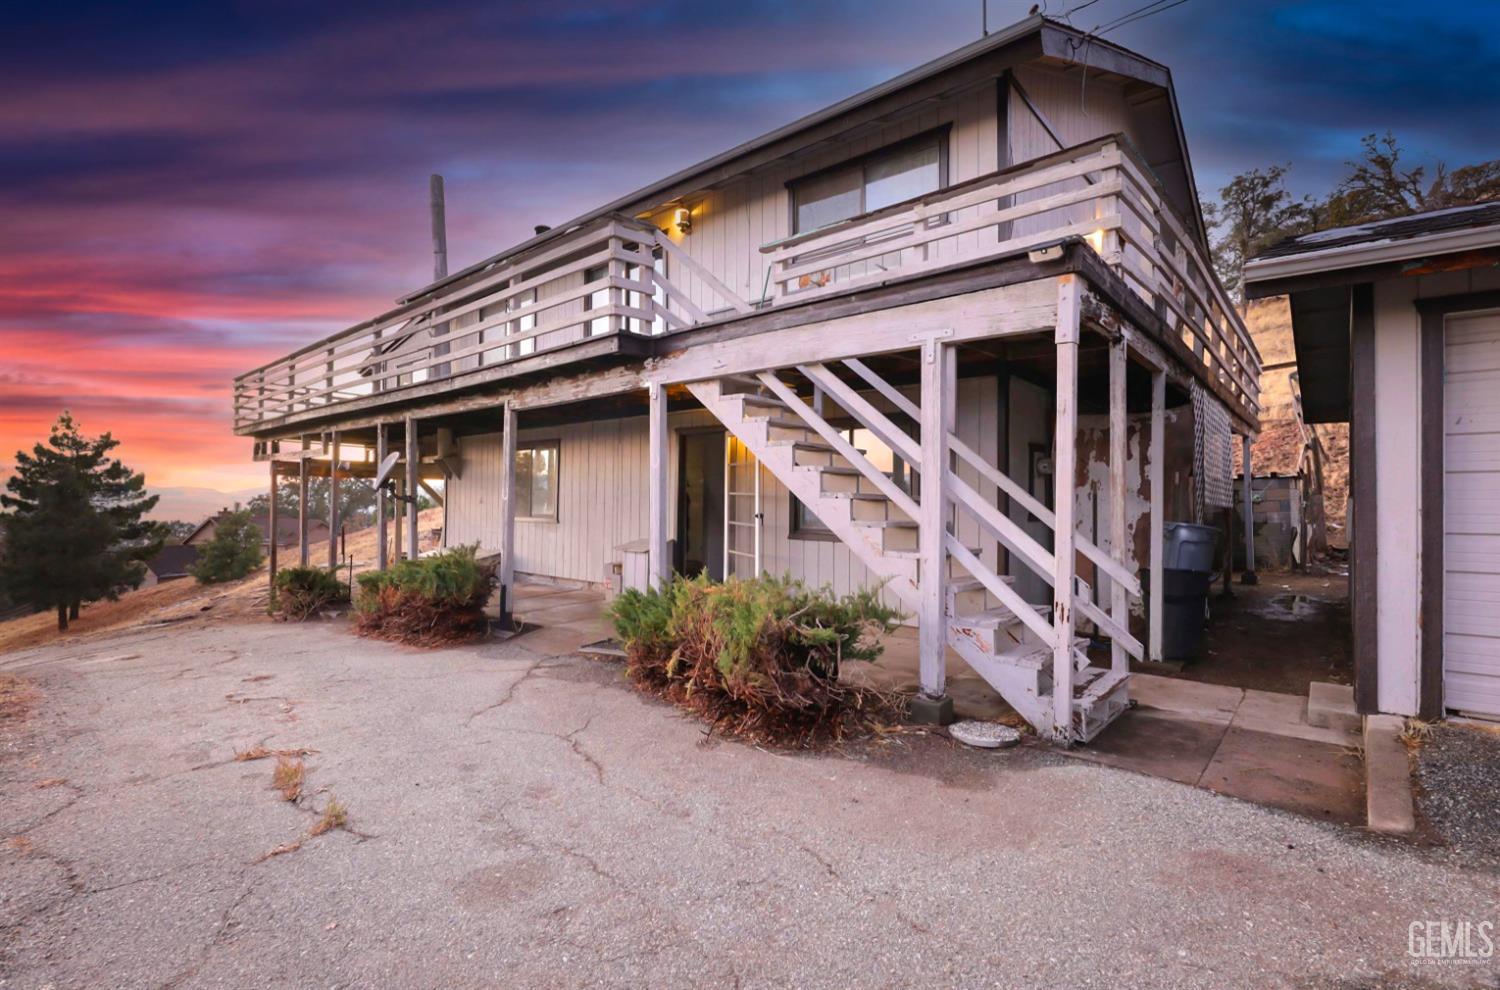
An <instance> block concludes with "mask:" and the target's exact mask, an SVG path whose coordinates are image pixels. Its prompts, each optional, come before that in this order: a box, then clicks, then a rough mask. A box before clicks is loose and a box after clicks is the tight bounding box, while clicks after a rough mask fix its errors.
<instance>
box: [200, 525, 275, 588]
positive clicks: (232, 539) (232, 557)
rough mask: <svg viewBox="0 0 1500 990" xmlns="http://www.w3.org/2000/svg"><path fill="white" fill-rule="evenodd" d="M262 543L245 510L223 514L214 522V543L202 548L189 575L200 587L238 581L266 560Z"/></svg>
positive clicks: (206, 544)
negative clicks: (195, 579) (201, 585)
mask: <svg viewBox="0 0 1500 990" xmlns="http://www.w3.org/2000/svg"><path fill="white" fill-rule="evenodd" d="M263 539H264V537H263V536H262V534H261V531H260V529H259V527H257V526H255V525H254V524H253V523H251V522H250V513H249V511H248V510H243V509H242V510H240V511H239V512H226V513H224V514H223V515H221V516H219V518H218V519H216V520H215V521H214V535H213V539H211V540H209V541H208V542H207V543H205V544H204V545H203V549H202V550H200V551H199V552H198V559H197V561H195V562H194V563H193V565H192V566H191V567H189V568H188V571H189V573H191V574H192V575H193V577H195V578H197V579H198V583H199V584H217V583H219V582H220V581H238V580H239V579H240V578H242V577H244V576H245V575H246V574H249V573H250V572H251V571H253V570H255V569H256V568H257V567H259V566H260V565H261V561H263V560H265V553H264V552H263V551H262V550H261V548H260V546H261V542H262V541H263Z"/></svg>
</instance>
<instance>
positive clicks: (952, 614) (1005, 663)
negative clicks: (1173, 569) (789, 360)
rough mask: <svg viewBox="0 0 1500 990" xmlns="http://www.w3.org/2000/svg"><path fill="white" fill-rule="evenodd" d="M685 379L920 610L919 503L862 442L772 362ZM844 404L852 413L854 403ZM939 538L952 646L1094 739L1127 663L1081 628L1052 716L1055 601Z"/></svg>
mask: <svg viewBox="0 0 1500 990" xmlns="http://www.w3.org/2000/svg"><path fill="white" fill-rule="evenodd" d="M820 370H821V369H820ZM688 387H689V389H690V390H691V391H692V393H693V395H694V396H695V397H696V398H697V399H698V401H699V402H701V403H702V404H703V406H704V407H705V408H707V409H708V410H709V411H710V412H712V413H713V414H714V416H716V417H717V418H718V420H719V421H720V422H721V423H723V424H724V426H725V428H726V429H728V430H729V431H730V432H731V433H733V434H734V436H735V437H737V438H738V439H739V440H740V441H741V442H742V443H743V444H744V445H745V447H746V448H747V449H748V450H749V451H750V453H751V454H753V455H754V456H755V457H756V458H757V459H758V460H759V462H760V463H761V464H762V465H764V466H765V468H766V469H767V470H769V471H770V472H771V473H772V474H773V475H775V476H776V477H777V478H778V479H780V481H781V483H782V484H783V485H785V486H786V487H787V489H788V490H789V491H791V493H792V494H793V495H795V496H796V497H797V498H798V499H799V500H801V502H802V503H803V504H804V505H805V506H807V507H808V508H809V509H810V510H811V511H812V512H814V513H815V514H816V515H817V517H818V519H819V520H820V521H822V523H823V524H824V525H825V526H827V527H828V529H829V530H830V531H832V532H833V534H834V535H835V536H837V537H838V538H839V539H840V540H842V541H843V542H844V544H845V545H847V546H848V547H849V548H850V550H851V551H852V552H853V553H854V554H855V555H856V556H857V557H858V558H859V559H860V560H861V561H862V562H863V563H864V564H865V566H866V567H868V568H869V569H870V571H871V572H872V573H873V574H875V575H877V576H878V577H879V578H880V579H882V580H884V581H885V582H886V588H887V589H888V590H889V592H890V593H891V594H892V595H894V596H895V597H896V598H897V599H898V600H899V601H900V602H901V604H902V605H903V606H904V607H906V608H908V609H910V610H911V611H912V612H914V613H915V612H917V611H918V608H919V604H920V597H921V594H920V580H919V571H920V567H919V564H920V562H921V559H922V553H923V548H922V545H921V538H920V537H921V527H920V524H919V522H918V510H917V504H916V501H915V500H914V498H913V496H912V495H911V494H910V493H908V492H906V491H905V490H903V489H902V488H900V487H899V486H898V485H897V484H896V483H895V482H894V481H893V480H892V479H891V478H889V477H888V476H886V475H885V474H884V473H882V472H879V471H878V470H877V469H875V468H873V466H872V465H871V464H870V462H869V461H868V460H866V459H865V458H864V456H863V453H864V452H863V451H860V450H858V449H857V448H855V447H853V446H852V445H851V444H850V443H849V442H848V441H847V440H846V439H844V438H843V436H842V435H841V434H840V433H839V432H838V431H837V430H836V429H834V428H833V427H831V426H829V425H828V424H827V422H826V421H825V420H823V418H822V417H821V416H820V415H819V414H818V413H817V412H816V411H815V410H814V409H813V408H812V406H811V405H810V404H809V403H808V402H807V400H805V399H804V398H803V397H801V396H799V395H797V394H796V392H795V390H794V389H793V388H792V386H790V385H789V384H787V383H786V382H784V381H782V380H780V379H779V378H777V377H776V376H775V375H774V374H772V373H762V374H761V375H759V376H754V377H744V376H732V377H726V378H722V379H714V380H709V381H702V382H695V383H692V384H690V385H689V386H688ZM850 404H854V403H852V402H851V403H850ZM845 411H846V412H850V413H853V412H854V410H850V409H848V408H847V406H846V407H845ZM866 412H868V411H866ZM869 418H870V420H871V421H872V422H865V423H864V425H866V426H867V427H870V426H872V425H873V426H875V427H876V428H875V429H874V432H875V433H876V434H877V435H881V434H882V433H885V434H889V433H890V432H891V429H892V424H890V423H889V422H888V421H882V422H874V421H875V420H876V419H878V417H875V416H870V417H869ZM893 439H896V438H893ZM905 439H906V440H907V441H908V442H909V441H910V438H909V437H906V438H905ZM896 442H897V443H900V442H901V440H900V439H897V440H896ZM908 450H909V448H908ZM908 463H914V459H908ZM916 466H917V468H918V470H921V469H922V467H921V465H920V464H916ZM944 539H945V540H946V541H947V546H946V547H945V551H946V552H945V554H944V557H945V570H944V574H945V575H946V594H945V601H944V615H945V620H946V626H947V629H946V635H947V643H948V645H949V646H950V647H951V648H952V649H953V650H954V651H955V652H956V653H957V654H958V655H959V656H960V657H962V658H963V660H964V661H965V662H967V663H968V664H969V666H971V667H972V668H973V669H974V670H975V671H976V672H978V673H979V674H980V676H982V677H983V678H984V679H985V680H986V681H987V682H988V683H989V684H990V685H991V686H992V687H993V688H994V689H995V690H996V691H997V692H998V693H999V694H1000V695H1001V697H1003V698H1004V699H1005V700H1006V702H1007V703H1008V704H1010V705H1011V706H1012V707H1013V708H1015V709H1016V711H1017V712H1019V713H1020V714H1021V715H1022V716H1023V717H1024V718H1026V720H1027V721H1028V722H1030V723H1031V724H1032V725H1033V726H1034V727H1036V729H1037V730H1038V732H1041V733H1044V734H1048V735H1052V736H1053V737H1055V738H1059V739H1062V740H1063V741H1066V742H1075V741H1085V742H1086V741H1088V740H1090V739H1092V738H1094V736H1095V735H1097V734H1098V732H1099V731H1100V730H1101V729H1102V728H1103V727H1104V726H1105V725H1107V724H1109V722H1110V721H1111V720H1112V719H1113V718H1114V717H1115V716H1117V715H1118V714H1119V713H1120V712H1122V711H1123V710H1125V708H1126V707H1128V704H1129V694H1128V680H1129V674H1128V673H1122V672H1118V671H1113V670H1110V669H1107V668H1100V667H1096V666H1093V665H1092V664H1090V662H1089V659H1088V655H1087V653H1086V652H1085V647H1086V644H1087V640H1086V639H1078V638H1075V639H1074V641H1073V649H1072V656H1073V669H1074V676H1073V684H1072V692H1073V700H1072V725H1071V726H1056V725H1054V721H1055V716H1054V712H1055V711H1056V710H1057V706H1056V705H1055V704H1054V699H1053V690H1052V689H1053V664H1054V651H1053V645H1052V638H1051V628H1052V627H1051V617H1050V613H1051V611H1052V609H1051V608H1050V607H1041V606H1034V605H1027V604H1025V603H1024V602H1023V601H1022V600H1021V599H1020V597H1019V595H1017V594H1015V593H1014V592H1013V591H1011V590H1010V585H1011V584H1012V583H1013V579H1012V578H1010V577H1008V576H1004V575H998V574H995V573H994V572H993V571H991V570H989V569H988V568H987V567H986V566H985V565H984V564H983V563H981V562H980V560H979V557H978V554H977V552H976V551H975V550H974V549H973V548H969V547H964V546H962V545H961V544H959V543H958V541H956V540H955V539H954V538H953V537H952V535H951V534H945V536H944ZM1002 598H1004V599H1005V600H1002Z"/></svg>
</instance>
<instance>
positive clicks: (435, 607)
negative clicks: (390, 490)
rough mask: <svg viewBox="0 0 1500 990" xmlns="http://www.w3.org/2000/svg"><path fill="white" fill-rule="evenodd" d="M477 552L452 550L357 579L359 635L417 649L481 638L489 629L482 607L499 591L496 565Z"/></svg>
mask: <svg viewBox="0 0 1500 990" xmlns="http://www.w3.org/2000/svg"><path fill="white" fill-rule="evenodd" d="M475 550H476V548H475V547H472V546H468V547H454V548H453V549H451V550H445V551H443V552H442V553H439V554H434V555H433V556H431V557H423V558H421V559H418V560H402V561H397V562H396V564H394V565H393V566H391V567H390V568H388V569H386V570H383V571H373V572H367V573H365V574H361V575H359V593H358V595H357V596H356V597H355V600H354V607H355V609H356V611H357V612H358V613H359V615H358V628H359V631H360V632H361V633H363V634H366V635H371V636H379V637H381V638H382V639H393V640H396V641H398V642H402V643H411V644H415V645H433V644H438V643H451V642H458V641H463V640H468V639H473V638H474V637H476V636H479V635H482V634H483V633H484V632H485V630H486V629H487V628H488V626H489V619H488V618H487V617H486V616H485V614H484V607H485V604H486V603H487V602H489V600H490V595H491V594H493V593H494V590H495V565H494V564H492V563H482V562H480V561H479V560H478V559H476V557H475Z"/></svg>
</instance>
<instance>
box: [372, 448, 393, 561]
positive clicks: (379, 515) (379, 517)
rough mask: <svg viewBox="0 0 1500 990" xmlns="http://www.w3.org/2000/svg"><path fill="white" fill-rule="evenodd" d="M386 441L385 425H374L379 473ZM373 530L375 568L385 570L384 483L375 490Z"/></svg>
mask: <svg viewBox="0 0 1500 990" xmlns="http://www.w3.org/2000/svg"><path fill="white" fill-rule="evenodd" d="M385 455H386V439H385V424H384V423H376V424H375V470H376V471H379V470H380V468H381V465H383V464H385ZM375 528H376V531H377V533H378V534H379V535H378V537H377V544H376V549H375V567H376V569H377V570H382V571H383V570H385V569H386V568H387V567H389V566H390V563H391V559H390V547H389V546H388V545H387V544H386V540H387V539H388V538H389V537H390V535H391V534H390V522H389V519H388V518H387V513H386V500H385V483H384V482H382V483H381V484H380V486H379V487H378V488H376V489H375Z"/></svg>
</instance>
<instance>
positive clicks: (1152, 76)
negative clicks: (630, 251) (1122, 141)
mask: <svg viewBox="0 0 1500 990" xmlns="http://www.w3.org/2000/svg"><path fill="white" fill-rule="evenodd" d="M1012 47H1015V48H1017V49H1024V50H1025V51H1026V53H1027V54H1028V55H1029V57H1031V58H1041V57H1047V58H1051V59H1054V60H1059V61H1065V62H1072V63H1074V64H1077V65H1083V66H1085V67H1087V68H1090V69H1094V70H1101V71H1109V72H1115V73H1118V74H1121V75H1128V76H1132V77H1134V78H1136V79H1139V80H1141V81H1142V82H1146V83H1148V84H1151V85H1155V86H1160V87H1162V88H1163V89H1164V90H1165V92H1166V94H1167V97H1168V99H1169V101H1170V110H1171V117H1172V128H1173V130H1174V132H1175V136H1176V140H1177V145H1178V148H1179V150H1180V151H1181V161H1180V162H1176V161H1174V162H1173V163H1172V164H1173V169H1174V171H1175V170H1176V169H1177V168H1179V167H1180V169H1181V171H1182V179H1183V182H1184V184H1183V188H1182V189H1181V190H1175V191H1176V192H1178V193H1179V195H1178V196H1177V197H1175V198H1176V199H1183V198H1184V197H1185V202H1183V203H1179V208H1182V207H1184V206H1185V207H1186V212H1188V213H1189V214H1190V216H1191V218H1192V221H1193V222H1194V224H1195V225H1196V229H1197V230H1198V231H1200V232H1201V231H1202V230H1203V229H1204V225H1203V218H1202V210H1201V207H1200V206H1199V203H1198V198H1197V195H1196V193H1195V192H1194V190H1195V189H1196V184H1195V182H1194V179H1193V174H1192V165H1191V162H1190V161H1189V159H1188V153H1187V142H1186V140H1185V138H1184V136H1183V133H1182V117H1181V114H1180V113H1179V112H1178V108H1177V97H1176V94H1175V93H1174V92H1173V90H1172V80H1171V73H1170V71H1169V70H1168V69H1167V68H1166V66H1164V65H1162V64H1160V63H1158V62H1154V61H1152V60H1150V59H1148V58H1145V57H1144V56H1141V55H1138V54H1136V53H1134V52H1131V51H1129V50H1128V49H1125V48H1121V47H1119V46H1117V45H1114V44H1111V43H1110V42H1107V41H1103V40H1101V39H1099V38H1095V37H1091V36H1089V35H1087V34H1086V33H1085V32H1082V31H1079V30H1078V29H1076V28H1074V27H1073V26H1072V25H1069V24H1064V23H1062V22H1061V21H1055V20H1050V19H1048V18H1045V17H1042V16H1040V15H1032V16H1030V17H1027V18H1025V19H1023V20H1020V21H1017V22H1016V23H1014V24H1012V25H1010V26H1009V27H1005V28H1002V29H1000V30H998V31H995V32H993V33H991V34H989V35H986V36H985V37H983V38H981V39H979V40H978V41H974V42H971V43H969V44H967V45H964V46H963V47H961V48H957V49H954V50H953V51H951V52H949V53H947V54H946V55H942V56H940V57H938V58H935V59H933V60H932V61H930V62H927V63H925V64H923V65H920V66H918V67H916V68H915V69H912V70H910V71H908V72H904V73H902V74H900V75H898V76H895V77H893V78H891V79H888V80H886V81H885V82H883V83H880V84H879V85H876V86H872V87H870V88H869V89H866V90H864V91H863V92H860V93H856V94H855V95H853V96H851V97H848V98H847V99H844V100H840V101H839V102H837V103H834V104H832V105H830V106H828V107H825V108H823V109H822V110H818V111H816V112H815V113H811V114H808V115H807V116H805V117H802V118H799V119H798V120H794V121H792V122H791V123H789V124H786V125H784V126H782V127H779V128H777V129H775V130H773V131H769V132H767V133H765V134H762V135H761V136H759V137H757V138H753V139H751V140H749V141H746V142H744V143H743V144H739V145H736V146H735V147H733V148H730V149H728V150H727V151H724V152H721V153H719V154H717V155H714V156H713V157H712V158H708V159H706V160H704V161H701V162H699V163H697V164H696V165H692V166H689V167H688V168H685V169H682V170H680V171H678V172H674V173H672V174H671V175H669V176H667V177H666V178H664V179H661V180H658V181H656V182H653V183H651V184H650V185H647V186H644V187H642V188H640V189H637V190H635V191H634V192H631V193H627V194H626V195H624V196H621V197H620V198H619V199H616V200H614V201H613V202H610V203H606V204H605V205H603V206H600V207H598V208H597V209H594V210H590V211H589V212H587V213H584V214H581V215H580V216H577V217H574V218H573V219H572V220H569V221H567V222H565V223H560V224H557V225H556V226H554V227H552V228H550V229H548V230H545V231H543V232H541V233H539V234H537V235H536V236H535V237H532V238H530V239H528V240H526V241H523V242H521V243H520V244H517V245H515V246H514V247H511V248H508V249H507V250H505V251H502V252H500V253H499V254H496V255H492V256H491V257H489V258H486V259H485V260H483V261H480V262H478V263H476V264H473V265H470V266H468V267H467V268H464V269H461V270H460V271H457V272H454V273H453V274H451V275H449V276H448V277H447V278H443V279H439V280H438V281H436V282H433V283H431V284H429V285H426V286H424V287H423V288H421V289H419V290H417V291H416V292H412V293H410V294H408V295H406V296H403V297H401V298H400V299H398V300H397V302H398V304H401V305H405V304H407V303H410V302H412V301H413V300H416V299H420V298H422V297H424V296H427V295H429V294H431V293H433V292H435V291H437V290H438V289H440V288H444V287H446V286H449V285H452V284H453V283H456V282H459V281H462V280H464V279H466V278H469V277H470V276H473V275H476V274H478V273H480V272H483V271H485V270H487V269H490V268H493V267H494V266H496V265H498V264H500V263H502V262H504V261H506V260H508V259H511V258H514V257H516V256H518V255H522V254H525V253H526V252H529V251H533V250H535V249H536V248H539V247H541V246H542V245H543V244H546V243H547V242H549V241H551V240H552V239H554V238H556V237H560V236H562V235H563V234H565V233H567V232H568V231H570V230H574V229H576V228H577V227H579V226H580V225H582V224H585V223H589V222H591V221H593V220H596V219H598V218H599V217H601V216H604V215H605V214H609V213H620V212H625V213H629V212H631V210H632V207H636V206H639V205H640V204H641V203H643V202H660V201H665V200H669V199H671V198H672V197H673V196H676V195H684V194H689V193H691V192H694V191H696V187H701V186H703V185H708V184H712V183H713V182H718V181H723V180H724V179H726V178H729V177H731V176H732V175H733V174H734V173H735V171H736V170H737V169H741V168H743V167H744V165H745V162H746V159H748V158H750V157H751V156H753V155H756V154H757V153H762V152H767V151H775V150H777V146H778V145H781V146H786V150H787V151H788V152H789V151H790V150H791V147H790V145H792V144H794V143H795V142H796V141H797V140H799V139H803V138H808V137H810V136H811V135H812V134H813V133H814V132H815V131H817V130H818V129H819V128H820V127H821V126H822V125H825V124H829V123H830V122H833V121H836V120H837V118H839V117H841V116H843V115H845V114H848V113H852V112H854V111H856V110H859V109H862V108H865V107H868V106H870V105H872V104H875V103H878V102H879V101H880V100H883V99H885V98H887V97H890V96H893V95H895V94H898V93H900V92H901V91H902V90H906V89H910V88H912V87H915V86H918V85H920V84H922V83H926V82H928V81H929V80H933V79H936V78H937V77H939V76H942V75H943V74H944V73H947V72H950V71H953V70H955V69H958V68H960V67H963V66H965V65H967V64H968V63H970V62H973V61H975V60H978V59H981V58H983V57H985V56H988V55H991V54H994V53H998V52H1000V51H1001V50H1003V49H1007V48H1012ZM1175 184H1176V183H1175V182H1174V185H1175Z"/></svg>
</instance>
